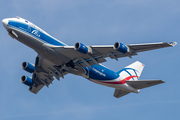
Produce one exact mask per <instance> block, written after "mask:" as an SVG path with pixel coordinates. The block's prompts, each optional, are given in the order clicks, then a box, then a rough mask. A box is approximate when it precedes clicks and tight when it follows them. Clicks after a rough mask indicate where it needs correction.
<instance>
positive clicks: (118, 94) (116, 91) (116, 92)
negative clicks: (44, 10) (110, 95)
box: [114, 89, 130, 98]
mask: <svg viewBox="0 0 180 120" xmlns="http://www.w3.org/2000/svg"><path fill="white" fill-rule="evenodd" d="M129 93H130V92H128V91H124V90H118V89H115V91H114V97H116V98H120V97H122V96H124V95H127V94H129Z"/></svg>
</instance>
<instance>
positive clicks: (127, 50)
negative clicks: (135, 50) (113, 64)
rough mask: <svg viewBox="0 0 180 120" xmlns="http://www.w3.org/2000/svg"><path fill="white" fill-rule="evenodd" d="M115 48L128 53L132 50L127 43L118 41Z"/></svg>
mask: <svg viewBox="0 0 180 120" xmlns="http://www.w3.org/2000/svg"><path fill="white" fill-rule="evenodd" d="M113 48H114V49H115V50H117V51H119V52H121V53H124V54H125V53H127V52H130V50H129V47H128V46H127V45H124V44H122V43H119V42H116V43H115V44H114V47H113Z"/></svg>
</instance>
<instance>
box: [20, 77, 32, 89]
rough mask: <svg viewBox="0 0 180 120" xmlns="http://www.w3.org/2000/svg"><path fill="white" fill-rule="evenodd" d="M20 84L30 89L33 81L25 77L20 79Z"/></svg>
mask: <svg viewBox="0 0 180 120" xmlns="http://www.w3.org/2000/svg"><path fill="white" fill-rule="evenodd" d="M21 82H22V83H23V84H25V85H27V86H29V87H31V86H32V85H33V84H34V81H33V80H32V79H31V78H30V77H28V76H25V75H23V76H22V77H21Z"/></svg>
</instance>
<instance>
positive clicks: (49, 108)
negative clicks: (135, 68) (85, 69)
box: [0, 0, 180, 120]
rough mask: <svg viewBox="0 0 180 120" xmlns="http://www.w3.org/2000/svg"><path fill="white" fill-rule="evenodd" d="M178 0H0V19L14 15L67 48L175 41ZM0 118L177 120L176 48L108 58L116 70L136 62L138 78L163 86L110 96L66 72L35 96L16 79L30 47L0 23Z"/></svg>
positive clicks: (179, 29) (179, 27)
mask: <svg viewBox="0 0 180 120" xmlns="http://www.w3.org/2000/svg"><path fill="white" fill-rule="evenodd" d="M179 5H180V1H179V0H173V1H172V0H1V2H0V19H1V20H2V19H4V18H9V17H15V16H20V17H22V18H25V19H27V20H29V21H31V22H32V23H34V24H36V25H37V26H39V27H40V28H42V29H44V30H45V31H46V32H48V33H49V34H50V35H52V36H54V37H55V38H57V39H59V40H61V41H63V42H64V43H66V44H68V45H74V44H75V43H76V42H81V43H84V44H86V45H112V44H114V43H115V42H117V41H118V42H122V43H124V44H139V43H151V42H170V41H177V42H178V43H179V44H180V40H179V39H180V7H179ZM0 36H1V38H0V43H1V44H0V56H1V57H0V67H1V69H0V74H1V79H0V83H1V84H0V120H37V119H43V120H49V119H51V120H60V119H63V120H72V119H73V120H76V119H77V120H133V119H135V120H170V119H175V120H178V119H180V116H179V112H180V93H179V92H180V78H179V67H180V53H179V51H180V47H179V44H177V45H176V46H175V47H172V48H163V49H159V50H153V51H148V52H143V53H139V55H138V56H134V57H133V59H130V58H121V59H119V61H115V60H111V59H107V61H108V62H106V63H104V65H105V66H107V67H108V68H110V69H112V70H114V71H118V70H120V69H122V68H123V67H125V66H127V65H129V64H131V63H133V62H135V61H137V60H138V61H140V62H142V63H143V64H145V68H144V71H143V72H142V75H141V78H140V79H141V80H145V79H147V80H148V79H162V80H164V81H165V82H166V83H164V84H161V85H157V86H153V87H150V88H146V89H142V90H141V92H140V93H139V94H135V93H131V94H129V95H127V96H124V97H122V98H119V99H117V98H114V97H113V93H114V89H113V88H108V87H105V86H101V85H97V84H95V83H92V82H90V81H88V80H86V79H85V78H83V77H79V76H75V75H71V74H69V75H67V76H65V79H61V81H60V82H59V81H57V80H55V81H54V82H53V84H52V85H50V88H47V87H44V88H43V89H42V90H41V91H40V92H39V93H38V94H37V95H35V94H32V93H31V92H29V91H28V87H27V86H25V85H24V84H22V83H21V82H20V78H21V76H22V75H28V76H31V74H29V73H27V72H25V71H24V70H22V69H21V63H22V62H24V61H28V62H31V63H34V61H35V57H36V55H37V53H36V52H34V50H32V49H30V48H28V47H26V46H25V45H23V44H22V43H20V42H18V41H17V40H15V39H12V38H11V37H10V36H8V33H7V31H6V30H5V29H4V27H3V25H2V24H1V25H0Z"/></svg>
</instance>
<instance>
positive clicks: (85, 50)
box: [74, 42, 92, 54]
mask: <svg viewBox="0 0 180 120" xmlns="http://www.w3.org/2000/svg"><path fill="white" fill-rule="evenodd" d="M74 49H75V50H77V51H79V52H81V53H83V54H87V53H92V49H91V48H90V47H88V46H86V45H84V44H82V43H79V42H77V43H76V44H75V45H74Z"/></svg>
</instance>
